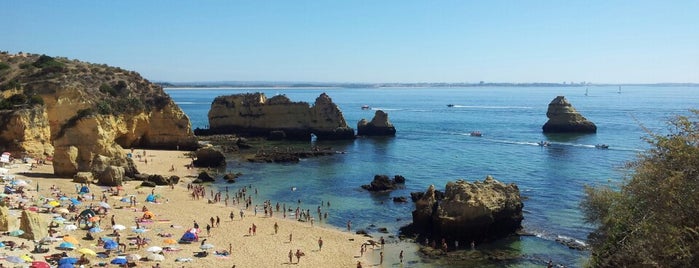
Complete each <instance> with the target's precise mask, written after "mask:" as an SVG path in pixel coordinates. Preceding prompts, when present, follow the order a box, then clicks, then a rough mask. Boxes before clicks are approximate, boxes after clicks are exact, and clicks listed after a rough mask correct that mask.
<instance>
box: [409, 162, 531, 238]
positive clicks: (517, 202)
mask: <svg viewBox="0 0 699 268" xmlns="http://www.w3.org/2000/svg"><path fill="white" fill-rule="evenodd" d="M523 207H524V205H523V203H522V198H521V196H520V193H519V188H518V187H517V185H515V184H504V183H501V182H499V181H497V180H495V179H493V177H491V176H487V177H486V178H485V180H483V181H482V182H480V181H476V182H474V183H469V182H466V181H463V180H457V181H456V182H448V183H447V185H446V188H445V191H444V195H443V196H442V195H441V194H439V191H437V190H435V187H434V185H431V186H430V187H429V188H428V189H427V191H426V192H425V193H424V194H423V195H421V196H420V198H419V199H418V200H417V201H416V202H415V211H413V223H412V226H407V227H405V228H403V231H404V232H409V233H417V234H418V235H420V236H421V237H425V238H428V239H429V240H430V241H432V240H434V239H441V238H446V239H448V240H449V242H451V241H453V240H458V241H475V242H477V243H478V242H482V241H492V240H493V239H498V238H503V237H507V236H509V235H511V234H514V233H515V232H517V231H518V230H520V229H521V228H522V220H523V219H524V216H523V214H522V208H523Z"/></svg>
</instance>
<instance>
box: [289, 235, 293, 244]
mask: <svg viewBox="0 0 699 268" xmlns="http://www.w3.org/2000/svg"><path fill="white" fill-rule="evenodd" d="M292 234H293V233H289V243H291V238H292Z"/></svg>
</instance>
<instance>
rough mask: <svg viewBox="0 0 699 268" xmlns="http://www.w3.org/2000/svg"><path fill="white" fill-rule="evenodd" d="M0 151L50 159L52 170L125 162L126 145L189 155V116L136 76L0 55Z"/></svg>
mask: <svg viewBox="0 0 699 268" xmlns="http://www.w3.org/2000/svg"><path fill="white" fill-rule="evenodd" d="M0 62H2V63H5V67H4V69H3V70H1V71H0V89H1V92H0V122H1V123H2V126H3V128H2V129H0V149H2V150H3V151H8V152H11V153H13V154H15V155H18V156H19V155H25V154H26V155H29V156H32V157H34V158H37V159H38V158H46V157H52V158H53V161H52V163H53V169H54V173H55V174H56V175H59V176H64V177H72V176H73V175H75V174H77V173H78V172H92V171H94V170H93V169H94V163H95V159H96V158H98V157H106V158H108V160H107V162H108V163H109V165H113V166H125V165H127V160H126V154H125V153H124V148H134V147H136V148H154V149H156V148H157V149H176V148H179V149H183V150H193V149H195V148H196V147H197V141H196V137H195V136H194V133H193V132H192V129H191V125H190V122H189V118H188V117H187V115H185V114H184V112H182V110H180V108H179V107H178V106H177V105H176V104H175V102H173V101H172V99H170V97H169V96H168V95H167V94H166V93H165V91H164V90H163V88H162V87H160V86H158V85H156V84H153V83H151V82H149V81H148V80H146V79H145V78H143V77H141V76H140V75H139V74H138V73H136V72H134V71H128V70H124V69H121V68H118V67H110V66H107V65H105V64H91V63H86V62H80V61H77V60H69V59H66V58H60V57H50V56H46V55H36V54H27V53H21V54H9V53H0Z"/></svg>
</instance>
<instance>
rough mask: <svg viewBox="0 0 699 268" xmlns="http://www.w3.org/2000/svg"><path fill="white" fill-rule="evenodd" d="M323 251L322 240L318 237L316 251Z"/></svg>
mask: <svg viewBox="0 0 699 268" xmlns="http://www.w3.org/2000/svg"><path fill="white" fill-rule="evenodd" d="M321 250H323V238H322V237H318V251H321Z"/></svg>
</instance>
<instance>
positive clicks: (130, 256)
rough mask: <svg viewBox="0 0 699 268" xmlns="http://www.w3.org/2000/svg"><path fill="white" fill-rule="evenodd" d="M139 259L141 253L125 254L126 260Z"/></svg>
mask: <svg viewBox="0 0 699 268" xmlns="http://www.w3.org/2000/svg"><path fill="white" fill-rule="evenodd" d="M140 259H141V255H138V254H129V255H126V260H128V261H138V260H140Z"/></svg>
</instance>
